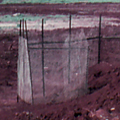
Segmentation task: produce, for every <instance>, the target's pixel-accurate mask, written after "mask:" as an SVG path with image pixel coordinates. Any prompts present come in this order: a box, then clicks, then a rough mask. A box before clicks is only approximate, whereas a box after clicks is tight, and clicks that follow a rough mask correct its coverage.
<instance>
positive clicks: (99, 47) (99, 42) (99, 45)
mask: <svg viewBox="0 0 120 120" xmlns="http://www.w3.org/2000/svg"><path fill="white" fill-rule="evenodd" d="M100 49H101V14H100V17H99V41H98V64H99V63H100V60H101V56H100V55H101V54H100V52H101V50H100Z"/></svg>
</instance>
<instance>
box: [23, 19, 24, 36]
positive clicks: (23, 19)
mask: <svg viewBox="0 0 120 120" xmlns="http://www.w3.org/2000/svg"><path fill="white" fill-rule="evenodd" d="M23 38H24V19H23Z"/></svg>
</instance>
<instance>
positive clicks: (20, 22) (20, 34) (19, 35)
mask: <svg viewBox="0 0 120 120" xmlns="http://www.w3.org/2000/svg"><path fill="white" fill-rule="evenodd" d="M19 36H21V20H20V31H19Z"/></svg>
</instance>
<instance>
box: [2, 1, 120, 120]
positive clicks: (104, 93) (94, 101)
mask: <svg viewBox="0 0 120 120" xmlns="http://www.w3.org/2000/svg"><path fill="white" fill-rule="evenodd" d="M36 6H38V8H39V9H40V11H39V10H37V9H38V8H37V7H36ZM36 6H32V5H17V7H15V5H1V6H0V10H1V14H6V13H7V14H8V13H9V14H12V13H13V12H14V10H15V9H16V8H17V10H18V11H17V12H30V13H34V14H35V11H36V13H37V12H38V13H41V14H44V13H46V14H50V13H51V14H52V13H54V14H55V13H57V12H58V13H61V14H68V13H69V11H72V12H73V13H74V12H75V11H79V9H81V8H84V9H83V10H87V11H88V14H93V13H94V14H99V13H101V12H102V13H103V14H106V15H109V16H114V17H117V18H119V16H118V15H119V6H120V4H109V3H108V4H107V3H106V4H90V5H89V4H69V5H67V6H69V7H68V9H67V7H65V6H66V5H65V4H64V5H53V6H54V7H53V6H52V5H49V7H48V5H36ZM76 6H78V9H77V8H76ZM29 7H30V8H32V9H27V8H29ZM42 8H43V12H41V11H42ZM60 8H62V9H63V8H64V9H63V10H58V9H60ZM71 8H72V9H71ZM74 8H76V9H77V10H76V9H74ZM98 8H99V9H98ZM49 9H50V10H49ZM65 9H67V10H65ZM8 10H9V11H8ZM10 10H11V11H10ZM51 11H52V12H51ZM94 11H95V12H94ZM113 13H114V14H113ZM82 29H83V30H84V32H85V35H88V33H89V31H91V32H92V30H91V29H90V28H85V29H84V28H82ZM95 29H96V28H95ZM79 30H80V31H81V28H78V29H74V30H73V31H72V32H75V33H76V32H77V31H79ZM61 31H62V30H61ZM93 31H94V30H93ZM119 31H120V27H119V26H118V27H117V26H107V27H105V28H104V29H102V34H103V35H104V36H107V35H110V36H112V35H116V36H119ZM29 32H30V33H33V34H29V37H31V38H32V37H33V36H36V37H40V36H41V34H40V32H38V31H29ZM63 32H64V30H63ZM59 33H60V30H54V31H47V32H46V34H48V35H52V34H56V35H57V34H59ZM96 34H98V33H97V31H96V32H95V35H96ZM89 35H91V34H89ZM97 42H98V40H92V41H89V45H90V58H89V60H91V61H90V63H89V76H88V78H89V79H88V87H89V92H88V94H87V95H85V96H83V97H81V98H77V99H74V100H70V101H67V102H64V103H59V104H55V103H50V104H47V105H43V104H42V105H28V104H25V103H23V102H20V103H17V102H16V101H17V100H16V97H17V50H18V35H17V34H14V33H6V32H5V31H4V32H3V33H2V34H1V35H0V71H1V72H0V119H1V120H120V87H119V86H120V63H119V61H120V60H119V59H120V56H119V54H120V51H119V49H120V48H119V44H120V43H119V39H109V40H107V39H104V40H103V39H102V43H101V44H102V48H101V59H102V61H101V63H100V64H97V63H96V61H97V58H96V57H95V56H96V55H97ZM93 58H94V60H95V62H94V65H93V63H92V59H93Z"/></svg>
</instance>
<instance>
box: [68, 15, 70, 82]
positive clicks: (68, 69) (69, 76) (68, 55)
mask: <svg viewBox="0 0 120 120" xmlns="http://www.w3.org/2000/svg"><path fill="white" fill-rule="evenodd" d="M70 56H71V15H70V16H69V51H68V58H69V59H68V83H70V62H71V61H70Z"/></svg>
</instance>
